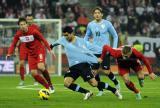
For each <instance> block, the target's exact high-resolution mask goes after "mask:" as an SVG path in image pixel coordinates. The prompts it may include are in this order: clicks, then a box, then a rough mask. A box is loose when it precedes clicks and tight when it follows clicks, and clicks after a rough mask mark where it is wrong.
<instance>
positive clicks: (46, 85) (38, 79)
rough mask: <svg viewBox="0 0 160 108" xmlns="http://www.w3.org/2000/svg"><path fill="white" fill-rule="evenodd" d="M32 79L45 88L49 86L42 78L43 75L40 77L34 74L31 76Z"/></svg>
mask: <svg viewBox="0 0 160 108" xmlns="http://www.w3.org/2000/svg"><path fill="white" fill-rule="evenodd" d="M33 77H34V79H35V80H36V81H37V82H39V83H40V84H42V85H43V86H44V87H45V88H46V89H48V88H49V85H48V83H47V82H46V81H45V79H43V77H41V76H40V75H39V74H36V75H34V76H33Z"/></svg>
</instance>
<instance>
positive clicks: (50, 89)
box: [49, 86, 55, 94]
mask: <svg viewBox="0 0 160 108" xmlns="http://www.w3.org/2000/svg"><path fill="white" fill-rule="evenodd" d="M54 92H55V90H54V88H53V86H50V87H49V93H50V94H52V93H54Z"/></svg>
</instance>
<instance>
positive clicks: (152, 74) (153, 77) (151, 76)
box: [149, 72, 157, 80]
mask: <svg viewBox="0 0 160 108" xmlns="http://www.w3.org/2000/svg"><path fill="white" fill-rule="evenodd" d="M149 77H150V78H151V79H152V80H154V79H155V78H156V77H157V75H155V74H154V73H153V72H152V73H150V74H149Z"/></svg>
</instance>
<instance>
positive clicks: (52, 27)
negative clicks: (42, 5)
mask: <svg viewBox="0 0 160 108" xmlns="http://www.w3.org/2000/svg"><path fill="white" fill-rule="evenodd" d="M17 21H18V19H0V48H1V49H3V48H6V47H9V45H10V43H11V41H12V40H13V36H14V34H15V33H16V30H17V29H18V25H17ZM34 21H35V23H36V24H37V25H38V26H39V27H40V30H41V31H42V34H43V35H44V37H45V38H46V39H47V41H48V42H49V43H51V42H53V41H55V40H57V39H59V38H60V37H61V36H62V31H61V29H62V21H61V19H35V20H34ZM54 52H55V54H56V60H53V58H52V57H50V56H49V55H47V60H46V63H47V67H48V70H49V72H50V73H56V75H58V76H61V75H62V56H61V53H62V48H61V46H58V47H57V48H55V49H54ZM3 54H4V55H5V54H6V52H5V53H4V52H3ZM0 61H1V59H0ZM15 62H16V61H15ZM17 64H18V63H17ZM15 67H16V66H15ZM16 71H18V69H17V70H16Z"/></svg>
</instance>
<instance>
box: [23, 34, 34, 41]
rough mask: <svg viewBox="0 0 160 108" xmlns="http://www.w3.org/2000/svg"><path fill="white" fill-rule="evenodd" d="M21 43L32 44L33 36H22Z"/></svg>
mask: <svg viewBox="0 0 160 108" xmlns="http://www.w3.org/2000/svg"><path fill="white" fill-rule="evenodd" d="M20 41H21V42H32V41H34V36H33V35H27V36H22V37H20Z"/></svg>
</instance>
